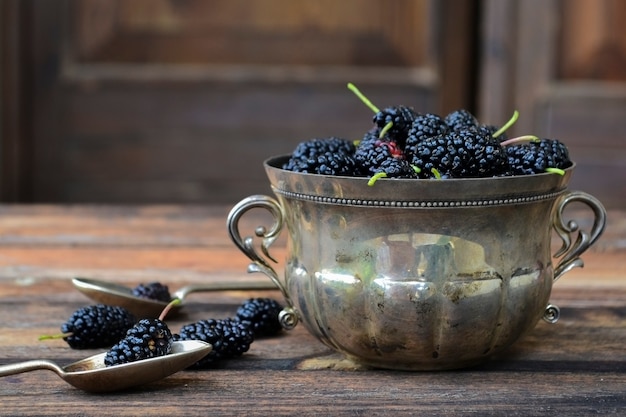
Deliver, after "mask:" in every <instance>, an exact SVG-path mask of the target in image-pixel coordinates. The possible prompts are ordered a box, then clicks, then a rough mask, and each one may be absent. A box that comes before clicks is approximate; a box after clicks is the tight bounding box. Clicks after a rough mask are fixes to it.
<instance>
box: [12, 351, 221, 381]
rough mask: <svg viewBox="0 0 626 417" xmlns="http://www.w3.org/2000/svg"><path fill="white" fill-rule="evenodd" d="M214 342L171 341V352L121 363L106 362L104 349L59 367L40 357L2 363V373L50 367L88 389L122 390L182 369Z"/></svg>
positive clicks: (51, 369)
mask: <svg viewBox="0 0 626 417" xmlns="http://www.w3.org/2000/svg"><path fill="white" fill-rule="evenodd" d="M211 349H212V346H211V345H210V344H208V343H205V342H202V341H199V340H183V341H177V342H172V353H170V354H168V355H165V356H158V357H156V358H149V359H142V360H139V361H136V362H130V363H125V364H121V365H114V366H105V364H104V357H105V355H106V352H105V353H100V354H98V355H94V356H90V357H88V358H85V359H83V360H80V361H78V362H74V363H71V364H69V365H66V366H64V367H60V366H59V365H57V364H56V363H54V362H52V361H49V360H45V359H41V360H32V361H26V362H20V363H14V364H11V365H1V366H0V376H7V375H15V374H20V373H22V372H30V371H36V370H39V369H47V370H50V371H53V372H55V373H56V374H57V375H59V376H60V377H61V378H62V379H63V380H64V381H65V382H67V383H68V384H70V385H72V386H74V387H76V388H78V389H81V390H83V391H87V392H109V391H120V390H123V389H126V388H130V387H134V386H137V385H142V384H147V383H149V382H154V381H158V380H160V379H163V378H165V377H167V376H170V375H172V374H174V373H176V372H178V371H180V370H183V369H185V368H187V367H189V366H191V365H193V364H194V363H196V362H197V361H199V360H200V359H202V358H203V357H204V356H206V355H207V354H209V352H211Z"/></svg>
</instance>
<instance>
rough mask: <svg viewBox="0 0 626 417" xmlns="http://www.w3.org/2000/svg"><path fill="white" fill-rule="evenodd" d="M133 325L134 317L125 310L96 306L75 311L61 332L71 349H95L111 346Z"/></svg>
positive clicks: (102, 305) (101, 305)
mask: <svg viewBox="0 0 626 417" xmlns="http://www.w3.org/2000/svg"><path fill="white" fill-rule="evenodd" d="M134 324H135V317H134V316H133V315H132V314H131V313H130V312H129V311H128V310H126V309H125V308H123V307H116V306H108V305H104V304H97V305H91V306H88V307H83V308H79V309H78V310H76V311H75V312H74V313H73V314H72V315H71V317H70V318H69V319H68V320H67V321H66V322H65V323H63V324H62V325H61V332H62V333H63V334H64V335H66V334H67V336H64V337H63V340H65V341H66V342H67V344H68V345H69V346H70V347H71V348H72V349H95V348H102V347H109V346H111V345H113V344H114V343H116V342H117V341H118V340H120V339H121V338H122V337H124V335H125V334H126V331H127V330H128V329H130V328H131V327H133V325H134Z"/></svg>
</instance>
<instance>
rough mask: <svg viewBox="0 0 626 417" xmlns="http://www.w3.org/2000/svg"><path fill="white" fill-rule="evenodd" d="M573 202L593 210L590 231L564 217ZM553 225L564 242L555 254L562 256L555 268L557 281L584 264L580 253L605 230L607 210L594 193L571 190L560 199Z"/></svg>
mask: <svg viewBox="0 0 626 417" xmlns="http://www.w3.org/2000/svg"><path fill="white" fill-rule="evenodd" d="M573 202H580V203H583V204H585V205H587V206H588V207H589V208H591V210H592V211H593V214H594V220H593V226H592V227H591V230H590V231H589V232H586V231H584V230H580V228H579V226H578V223H576V221H574V220H569V221H566V220H565V218H564V217H563V211H564V210H565V208H566V207H567V206H568V205H569V204H571V203H573ZM553 227H554V229H555V230H556V232H557V234H558V235H559V237H560V238H561V241H562V243H563V244H562V246H561V248H560V249H559V250H558V251H557V253H555V254H554V257H555V258H560V259H559V262H558V264H557V266H556V268H555V270H554V280H555V281H556V280H557V279H559V278H560V277H561V276H562V275H563V274H565V273H566V272H568V271H569V270H571V269H572V268H575V267H582V266H583V265H584V262H583V260H582V259H581V258H580V255H582V253H583V252H585V251H586V250H587V249H589V247H590V246H591V245H593V244H594V243H595V241H596V240H598V238H599V237H600V235H601V234H602V232H604V228H605V227H606V210H605V209H604V206H603V205H602V203H600V201H598V200H597V199H596V198H595V197H593V196H592V195H589V194H587V193H584V192H582V191H571V192H569V193H567V194H564V195H563V196H562V197H561V198H560V199H559V200H558V202H557V205H556V211H555V213H554V218H553ZM576 232H578V235H577V236H576V239H575V240H573V239H572V235H573V234H574V233H576Z"/></svg>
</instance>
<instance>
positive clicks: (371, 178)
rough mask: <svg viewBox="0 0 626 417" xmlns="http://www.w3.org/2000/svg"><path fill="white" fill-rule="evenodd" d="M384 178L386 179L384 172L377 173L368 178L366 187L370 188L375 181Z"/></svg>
mask: <svg viewBox="0 0 626 417" xmlns="http://www.w3.org/2000/svg"><path fill="white" fill-rule="evenodd" d="M386 177H387V173H386V172H377V173H376V174H374V175H372V176H371V177H370V179H369V180H368V181H367V185H369V186H370V187H371V186H373V185H374V184H376V181H378V180H379V179H380V178H386Z"/></svg>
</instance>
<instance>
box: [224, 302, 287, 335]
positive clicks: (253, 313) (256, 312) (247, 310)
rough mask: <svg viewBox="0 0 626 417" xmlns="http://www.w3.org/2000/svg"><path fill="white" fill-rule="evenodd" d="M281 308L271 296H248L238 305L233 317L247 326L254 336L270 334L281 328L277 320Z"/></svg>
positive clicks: (277, 331)
mask: <svg viewBox="0 0 626 417" xmlns="http://www.w3.org/2000/svg"><path fill="white" fill-rule="evenodd" d="M282 309H283V306H282V305H281V304H280V303H279V302H278V301H276V300H273V299H271V298H250V299H248V300H247V301H245V302H244V303H243V304H241V305H240V306H239V308H238V309H237V313H236V316H235V317H236V319H238V320H239V321H240V322H242V323H244V324H247V325H248V326H249V328H250V329H251V330H252V331H253V333H254V337H255V338H258V337H264V336H272V335H275V334H277V333H279V332H280V331H281V330H282V329H283V327H282V326H281V324H280V321H279V320H278V316H279V314H280V312H281V311H282Z"/></svg>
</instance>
